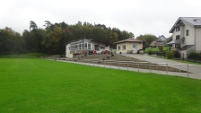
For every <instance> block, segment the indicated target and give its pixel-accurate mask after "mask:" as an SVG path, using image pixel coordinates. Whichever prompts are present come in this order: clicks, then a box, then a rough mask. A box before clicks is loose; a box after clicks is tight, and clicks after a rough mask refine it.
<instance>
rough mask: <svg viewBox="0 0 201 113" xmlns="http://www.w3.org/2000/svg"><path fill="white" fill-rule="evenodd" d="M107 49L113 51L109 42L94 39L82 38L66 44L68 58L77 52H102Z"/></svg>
mask: <svg viewBox="0 0 201 113" xmlns="http://www.w3.org/2000/svg"><path fill="white" fill-rule="evenodd" d="M105 51H111V48H110V45H109V44H108V43H105V42H100V41H95V40H92V39H80V40H76V41H73V42H70V43H68V44H67V45H66V57H68V58H72V57H73V55H75V54H85V53H86V54H89V53H91V54H92V53H93V54H101V53H103V52H105Z"/></svg>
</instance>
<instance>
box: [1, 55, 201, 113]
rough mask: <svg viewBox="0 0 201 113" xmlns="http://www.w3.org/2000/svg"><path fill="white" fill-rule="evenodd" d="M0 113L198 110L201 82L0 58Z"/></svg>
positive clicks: (183, 112) (193, 112) (169, 112)
mask: <svg viewBox="0 0 201 113" xmlns="http://www.w3.org/2000/svg"><path fill="white" fill-rule="evenodd" d="M0 113H201V81H200V80H194V79H190V78H182V77H174V76H166V75H157V74H145V73H137V72H130V71H123V70H114V69H106V68H100V67H91V66H82V65H78V64H70V63H62V62H56V61H50V60H45V59H37V58H0Z"/></svg>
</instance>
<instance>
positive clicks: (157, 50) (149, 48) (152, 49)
mask: <svg viewBox="0 0 201 113" xmlns="http://www.w3.org/2000/svg"><path fill="white" fill-rule="evenodd" d="M169 49H170V47H163V51H167V50H169ZM150 51H151V52H160V49H159V48H158V47H148V48H146V49H145V52H146V53H148V52H150Z"/></svg>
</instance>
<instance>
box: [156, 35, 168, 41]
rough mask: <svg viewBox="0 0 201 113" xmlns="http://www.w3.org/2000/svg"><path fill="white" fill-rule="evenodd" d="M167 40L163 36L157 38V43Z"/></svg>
mask: <svg viewBox="0 0 201 113" xmlns="http://www.w3.org/2000/svg"><path fill="white" fill-rule="evenodd" d="M166 40H167V39H166V38H165V36H163V35H161V36H159V37H158V39H157V41H166Z"/></svg>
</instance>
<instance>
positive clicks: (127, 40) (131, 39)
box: [115, 38, 143, 44]
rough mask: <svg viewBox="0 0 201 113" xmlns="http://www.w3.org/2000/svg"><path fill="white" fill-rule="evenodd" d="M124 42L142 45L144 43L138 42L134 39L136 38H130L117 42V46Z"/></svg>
mask: <svg viewBox="0 0 201 113" xmlns="http://www.w3.org/2000/svg"><path fill="white" fill-rule="evenodd" d="M124 42H136V43H142V42H143V41H142V40H136V39H134V38H128V39H125V40H120V41H117V42H115V44H119V43H124Z"/></svg>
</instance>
